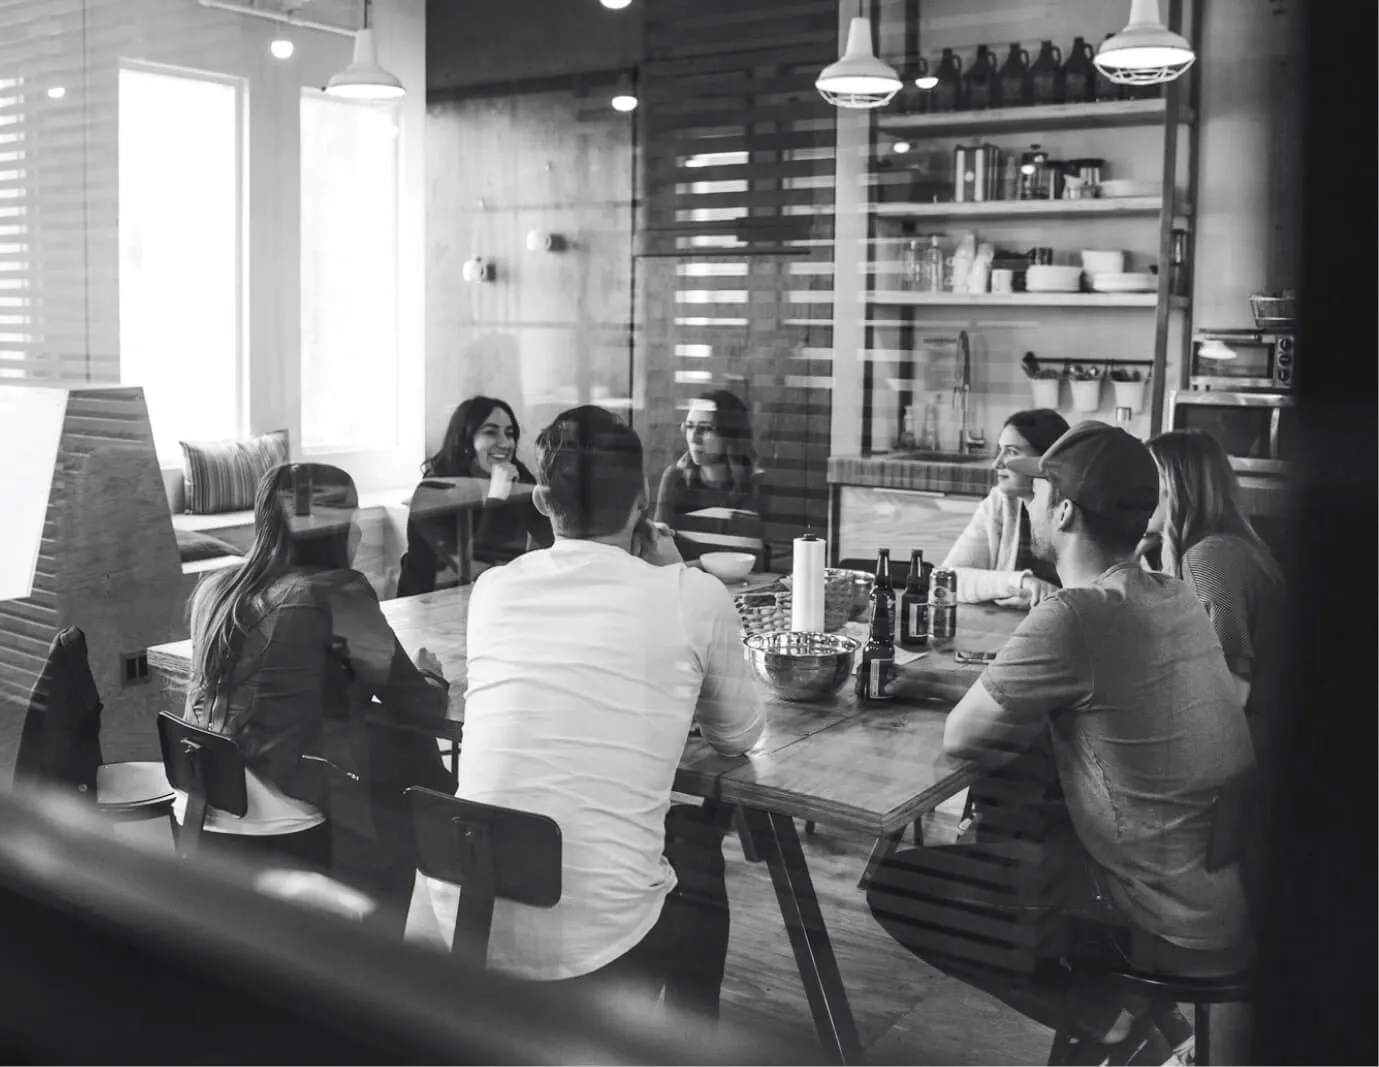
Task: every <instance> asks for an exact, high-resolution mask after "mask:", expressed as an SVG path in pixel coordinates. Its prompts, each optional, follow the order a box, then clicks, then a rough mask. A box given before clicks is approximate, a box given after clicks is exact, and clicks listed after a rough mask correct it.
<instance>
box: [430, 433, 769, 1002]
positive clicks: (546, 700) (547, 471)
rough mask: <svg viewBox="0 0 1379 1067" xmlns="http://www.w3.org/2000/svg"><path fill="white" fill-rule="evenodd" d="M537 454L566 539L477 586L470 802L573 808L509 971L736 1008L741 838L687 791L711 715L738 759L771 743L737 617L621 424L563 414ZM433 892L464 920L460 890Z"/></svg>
mask: <svg viewBox="0 0 1379 1067" xmlns="http://www.w3.org/2000/svg"><path fill="white" fill-rule="evenodd" d="M537 457H538V458H537V480H538V486H537V488H536V490H535V497H534V499H535V501H536V504H537V507H538V508H540V509H541V511H542V512H543V513H544V514H546V515H548V516H549V517H550V519H551V524H552V528H553V530H554V532H555V544H554V545H553V546H552V547H551V548H549V549H544V550H541V551H537V552H529V553H527V554H525V555H523V556H521V557H519V558H518V559H516V560H514V561H513V562H511V563H508V564H506V565H505V566H503V567H499V568H495V569H493V570H491V571H488V572H486V573H484V574H483V575H482V576H481V577H480V579H479V581H478V582H477V584H476V585H475V587H474V592H473V595H472V597H471V599H470V604H469V624H468V636H467V646H468V670H469V674H468V677H469V688H468V691H467V692H466V694H465V739H464V747H463V749H462V751H461V754H460V768H459V782H460V785H459V795H460V796H462V797H465V798H466V799H469V800H475V801H481V802H484V803H489V804H497V805H501V806H504V807H511V808H517V809H520V810H523V811H531V812H537V813H540V814H544V815H548V816H550V817H551V818H553V819H555V821H556V822H557V823H559V825H560V830H561V835H562V845H563V874H562V877H563V886H562V895H561V899H560V902H559V903H558V904H557V905H556V906H555V907H554V908H551V909H549V910H542V909H537V908H530V907H526V906H523V905H518V904H513V903H510V902H507V901H501V900H500V901H499V902H498V904H497V908H496V911H495V914H494V920H493V928H492V933H491V936H490V942H489V964H490V966H492V967H494V968H496V969H500V970H502V971H505V972H507V973H510V974H513V975H515V976H517V977H522V978H529V979H533V980H538V981H559V980H578V981H580V982H582V983H588V982H600V983H601V982H613V981H617V982H633V983H636V984H637V985H639V986H640V987H641V988H643V989H645V990H647V991H648V992H650V993H651V994H652V995H653V996H654V995H655V994H657V993H659V992H660V990H661V989H662V988H663V987H664V988H665V991H666V999H667V1002H668V1003H670V1004H672V1005H673V1006H678V1007H683V1008H687V1009H690V1010H694V1011H698V1012H701V1013H704V1014H708V1015H710V1016H716V1015H717V1010H718V996H719V988H720V986H721V983H722V977H723V961H724V959H725V957H726V954H727V942H728V923H727V891H726V887H725V885H724V879H723V856H722V833H723V831H722V828H721V827H720V826H715V825H713V815H712V813H713V809H712V808H708V809H699V808H693V807H687V806H679V805H677V806H675V807H672V805H671V802H670V792H671V784H672V782H673V781H674V778H675V772H676V768H677V766H678V764H679V761H680V756H681V753H682V752H683V750H684V746H685V742H686V739H687V737H688V735H689V731H690V728H691V725H692V724H693V723H694V722H697V723H698V725H699V727H700V730H701V731H702V734H703V736H704V737H705V739H706V740H708V741H709V742H710V744H712V745H713V746H714V748H716V749H717V750H718V751H720V752H722V753H724V754H726V755H740V754H742V753H745V752H746V751H747V750H748V749H749V748H750V747H751V746H752V745H753V744H754V743H755V742H756V740H757V739H758V737H760V735H761V731H762V713H761V707H760V703H759V699H758V696H757V692H756V687H755V685H754V683H753V681H752V678H751V676H750V673H749V671H748V669H747V665H746V662H745V660H744V658H743V655H742V649H741V643H740V640H739V635H738V619H737V613H736V611H735V609H734V607H733V604H732V600H731V598H730V597H729V595H728V592H727V590H726V589H725V588H724V587H723V585H722V583H720V582H719V581H718V580H717V579H715V578H713V577H711V576H709V575H707V574H705V573H704V572H702V571H700V570H696V569H692V568H689V567H687V566H686V565H685V564H684V563H683V562H682V561H681V559H680V556H679V553H678V552H677V551H676V550H675V547H674V542H673V540H672V537H671V534H670V532H669V531H668V530H665V529H663V528H660V527H658V526H656V525H654V524H651V523H649V522H648V521H647V519H646V514H647V510H648V505H647V492H646V479H645V475H644V473H643V467H642V445H641V441H640V440H639V439H638V437H637V435H636V433H634V432H633V431H632V430H631V429H630V428H629V427H627V426H626V425H624V424H623V423H622V422H621V421H620V420H618V418H617V417H616V416H614V415H611V414H610V413H608V412H606V411H604V410H602V409H600V408H597V407H590V406H586V407H581V408H575V409H572V410H570V411H567V412H565V413H563V414H562V415H560V416H559V417H558V418H557V419H556V420H555V422H554V423H552V424H551V426H549V427H547V428H546V429H545V430H544V431H542V433H541V435H540V437H539V438H538V439H537ZM686 867H691V868H693V869H692V870H687V869H685V868H686ZM421 895H422V894H420V893H419V894H418V896H421ZM429 895H430V898H431V902H432V904H433V906H434V907H435V911H436V915H437V918H438V919H439V920H440V923H441V928H442V929H443V930H446V931H449V930H450V929H451V928H452V923H453V915H454V908H455V900H456V899H457V898H456V891H455V890H454V889H453V887H446V886H443V885H441V884H439V883H432V884H431V886H430V887H429Z"/></svg>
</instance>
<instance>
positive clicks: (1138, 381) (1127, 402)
mask: <svg viewBox="0 0 1379 1067" xmlns="http://www.w3.org/2000/svg"><path fill="white" fill-rule="evenodd" d="M1148 384H1149V376H1148V375H1145V374H1141V373H1140V372H1139V371H1138V370H1132V369H1129V368H1127V367H1115V368H1113V369H1112V371H1111V388H1112V389H1114V390H1115V392H1116V407H1117V409H1119V408H1125V409H1126V410H1128V411H1129V412H1130V414H1132V415H1137V414H1139V413H1140V412H1141V411H1143V410H1144V387H1145V386H1146V385H1148Z"/></svg>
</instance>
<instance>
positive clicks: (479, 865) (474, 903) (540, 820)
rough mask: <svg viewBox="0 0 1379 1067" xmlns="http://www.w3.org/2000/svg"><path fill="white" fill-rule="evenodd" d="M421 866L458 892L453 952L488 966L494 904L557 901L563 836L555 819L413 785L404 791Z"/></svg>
mask: <svg viewBox="0 0 1379 1067" xmlns="http://www.w3.org/2000/svg"><path fill="white" fill-rule="evenodd" d="M406 796H407V799H408V803H409V804H410V805H411V809H412V828H413V831H414V832H415V834H416V842H417V869H418V870H419V871H420V872H421V873H422V874H424V875H426V876H427V877H428V878H435V879H437V880H439V881H442V882H449V883H451V884H452V885H456V886H459V887H460V890H461V892H460V906H459V911H458V913H457V914H456V917H455V939H454V942H453V945H452V948H451V951H452V953H453V954H455V955H457V956H460V957H461V958H464V959H465V960H466V961H467V962H469V963H472V964H475V965H477V966H479V967H484V966H485V965H486V964H487V960H488V939H489V931H490V930H491V928H492V926H493V907H494V904H495V902H496V901H497V900H498V899H499V898H502V899H503V900H511V901H513V902H515V903H518V904H526V905H528V906H530V907H534V908H553V907H555V906H556V904H558V903H560V893H561V838H560V827H559V826H558V825H557V824H556V822H555V820H554V819H551V818H549V817H548V816H545V815H535V814H532V813H531V812H525V811H516V810H514V809H512V808H501V807H497V806H495V805H492V804H478V803H475V802H474V801H470V800H461V799H460V798H459V797H452V796H447V795H446V794H444V793H437V792H436V791H435V790H432V789H423V788H421V787H420V786H413V787H411V788H410V789H408V790H407V791H406Z"/></svg>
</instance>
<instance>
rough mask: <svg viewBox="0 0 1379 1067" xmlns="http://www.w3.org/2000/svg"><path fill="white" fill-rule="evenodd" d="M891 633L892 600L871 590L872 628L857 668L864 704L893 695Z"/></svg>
mask: <svg viewBox="0 0 1379 1067" xmlns="http://www.w3.org/2000/svg"><path fill="white" fill-rule="evenodd" d="M882 551H883V552H884V551H885V550H884V549H883V550H882ZM894 595H895V594H894V593H892V594H891V596H894ZM891 632H892V631H891V601H890V599H889V598H888V597H887V595H886V592H885V591H884V590H882V589H881V588H879V587H877V588H874V589H872V591H871V628H870V632H869V633H868V635H867V643H866V644H865V645H863V646H862V662H861V664H860V665H859V666H858V668H857V699H858V700H859V701H860V702H861V703H863V704H872V703H876V702H879V701H885V700H891V699H892V697H893V694H892V693H891V682H892V681H893V680H894V678H895V643H894V642H893V640H892V639H891Z"/></svg>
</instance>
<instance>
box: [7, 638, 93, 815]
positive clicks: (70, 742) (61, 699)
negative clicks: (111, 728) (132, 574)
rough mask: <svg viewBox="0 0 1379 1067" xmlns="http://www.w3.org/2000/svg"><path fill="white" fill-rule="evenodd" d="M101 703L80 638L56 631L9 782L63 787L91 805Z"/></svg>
mask: <svg viewBox="0 0 1379 1067" xmlns="http://www.w3.org/2000/svg"><path fill="white" fill-rule="evenodd" d="M101 710H102V706H101V698H100V692H99V691H98V690H97V688H96V681H95V679H94V678H93V677H92V676H91V662H90V659H89V657H88V654H87V648H86V635H85V634H84V633H82V631H81V630H80V629H78V628H77V627H75V626H69V627H67V628H65V629H63V630H61V631H60V632H59V633H58V634H57V636H56V637H54V638H53V641H52V644H51V645H49V646H48V658H47V660H46V661H45V662H44V665H43V671H42V673H41V674H40V675H39V677H38V681H37V682H35V683H34V688H33V693H32V695H31V696H30V697H29V709H28V712H27V714H26V715H25V717H24V727H23V732H22V733H21V735H20V739H19V751H18V753H17V754H16V758H15V765H14V777H15V781H16V782H19V781H30V782H45V783H50V784H57V785H66V786H70V787H72V788H74V789H75V790H76V791H77V792H79V793H83V794H85V795H86V796H87V797H89V798H90V799H92V800H94V799H95V796H96V770H97V768H98V767H100V765H101V763H102V762H103V761H102V758H101Z"/></svg>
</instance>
